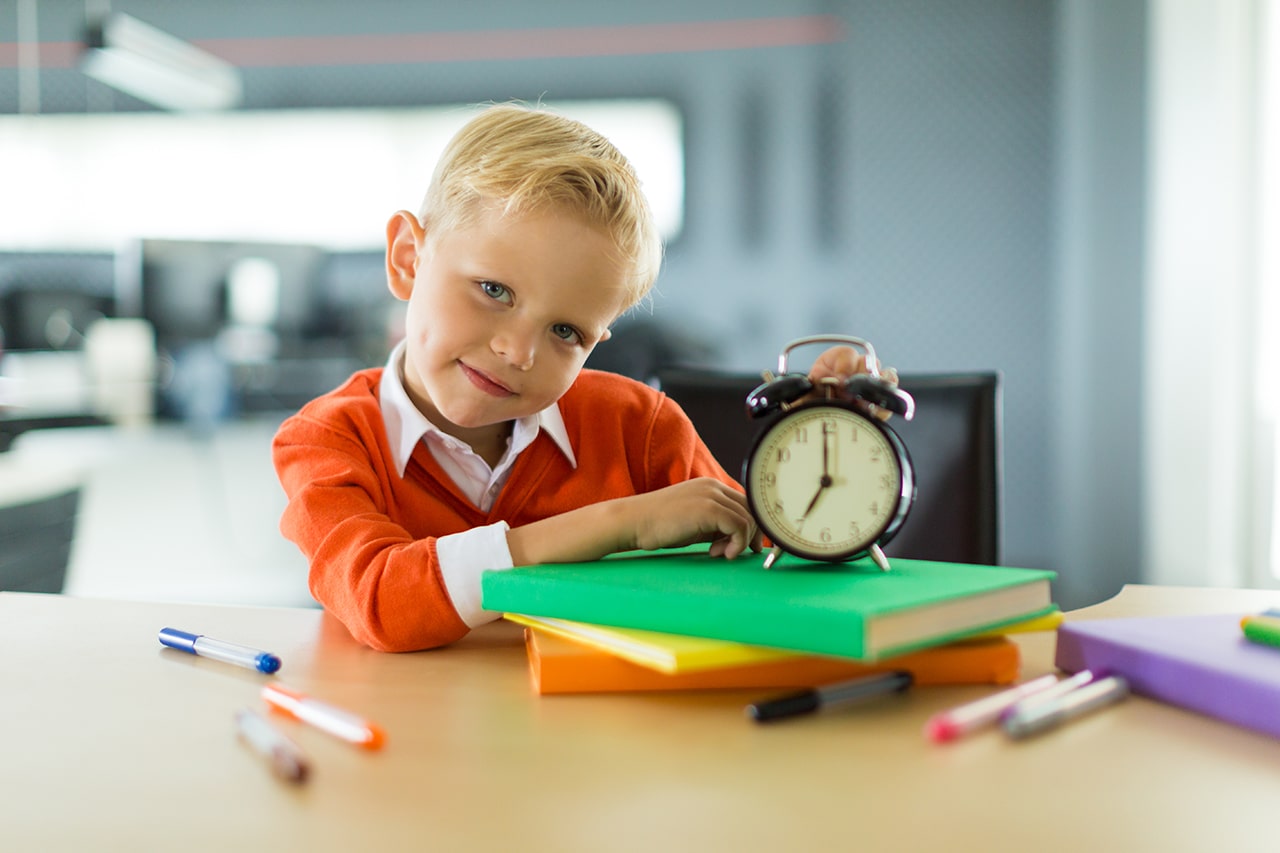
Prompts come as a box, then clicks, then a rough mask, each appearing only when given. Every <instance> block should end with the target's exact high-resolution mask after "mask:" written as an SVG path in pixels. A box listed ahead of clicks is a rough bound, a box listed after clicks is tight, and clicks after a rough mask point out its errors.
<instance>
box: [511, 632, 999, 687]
mask: <svg viewBox="0 0 1280 853" xmlns="http://www.w3.org/2000/svg"><path fill="white" fill-rule="evenodd" d="M525 647H526V648H527V650H528V652H529V674H530V676H531V679H532V682H533V690H534V692H535V693H540V694H542V695H549V694H557V693H625V692H631V691H645V690H716V689H721V690H723V689H734V688H756V687H812V686H814V685H817V684H827V683H830V682H833V681H843V680H845V679H849V678H857V677H859V676H862V675H871V674H874V673H878V672H886V671H889V670H894V669H905V670H907V671H908V672H910V673H911V674H912V675H914V676H915V683H916V684H918V685H927V684H1012V683H1013V682H1014V681H1016V680H1017V679H1018V672H1019V669H1020V667H1021V663H1022V659H1021V655H1020V651H1019V649H1018V645H1017V644H1016V643H1014V642H1013V641H1012V640H1010V639H1009V638H1007V637H992V638H989V639H984V640H967V641H962V642H958V643H952V644H950V645H946V646H935V647H934V648H931V649H925V650H924V651H919V652H912V653H910V654H906V655H901V656H899V657H896V658H889V659H887V660H883V661H877V662H876V663H874V664H871V663H858V662H856V661H852V660H848V659H844V658H832V657H823V656H819V655H798V656H793V657H787V658H782V659H778V660H770V661H762V662H759V663H749V664H743V665H740V666H728V667H721V668H717V669H701V670H695V671H692V672H677V673H671V674H668V673H663V672H658V671H657V670H654V669H650V668H648V667H645V666H641V665H639V664H635V663H632V662H630V661H628V660H624V659H623V658H620V657H617V656H615V655H611V654H609V653H608V652H602V651H600V650H598V649H594V648H592V647H590V646H587V645H584V644H582V643H577V642H574V641H572V640H567V639H564V638H563V637H557V636H555V635H553V634H548V633H544V632H542V631H536V630H534V629H532V628H526V629H525Z"/></svg>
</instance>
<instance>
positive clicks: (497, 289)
mask: <svg viewBox="0 0 1280 853" xmlns="http://www.w3.org/2000/svg"><path fill="white" fill-rule="evenodd" d="M480 289H481V290H482V291H484V295H485V296H487V297H489V298H490V299H497V300H499V301H502V302H510V301H511V291H510V290H508V289H507V286H506V285H505V284H498V283H497V282H496V281H482V282H480Z"/></svg>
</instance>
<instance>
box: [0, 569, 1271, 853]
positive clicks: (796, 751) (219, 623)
mask: <svg viewBox="0 0 1280 853" xmlns="http://www.w3.org/2000/svg"><path fill="white" fill-rule="evenodd" d="M1277 603H1280V594H1277V593H1263V592H1248V591H1232V590H1190V589H1165V588H1154V587H1128V588H1126V590H1125V591H1124V592H1123V593H1122V594H1121V595H1120V596H1119V597H1118V598H1117V599H1113V600H1112V601H1110V602H1105V603H1104V604H1102V605H1099V606H1097V607H1095V608H1089V609H1087V610H1084V611H1079V612H1077V613H1075V614H1071V618H1085V617H1090V616H1119V615H1134V614H1146V613H1153V614H1154V613H1181V612H1246V611H1249V610H1254V609H1259V608H1262V607H1265V606H1274V605H1275V604H1277ZM165 626H172V627H176V628H180V629H183V630H187V631H192V632H197V633H205V634H208V635H209V636H212V637H216V638H219V639H225V640H230V641H234V642H240V643H244V644H248V645H253V646H256V647H259V648H265V649H269V650H272V651H274V652H276V653H277V654H279V655H280V656H281V658H282V659H283V661H284V666H283V668H282V670H281V671H280V673H279V674H278V675H277V676H276V678H277V679H278V680H279V681H280V682H281V683H283V684H286V685H289V686H293V687H297V688H299V689H302V690H304V691H307V692H309V693H311V694H313V695H315V696H316V697H317V698H322V699H325V700H328V701H330V702H333V703H335V704H338V705H341V706H344V707H347V708H349V709H351V710H353V711H356V712H359V713H361V714H363V715H366V716H368V717H369V718H371V719H374V720H376V721H378V722H380V723H381V724H382V725H383V727H384V728H385V729H386V731H387V744H386V747H385V749H384V750H383V751H381V752H379V753H367V752H364V751H362V750H359V749H356V748H353V747H350V746H348V745H346V744H344V743H342V742H340V741H337V740H334V739H332V738H329V737H328V736H326V735H325V734H323V733H321V732H318V731H315V730H313V729H308V728H305V727H302V726H301V725H298V724H293V723H290V722H289V721H281V720H280V719H279V718H276V720H277V722H278V725H279V726H280V727H281V728H283V729H284V730H285V731H287V732H288V733H289V734H290V735H291V736H292V737H293V738H294V739H295V740H296V741H297V742H298V743H299V744H300V745H301V746H302V748H303V749H304V750H305V751H306V752H307V753H308V755H309V756H310V758H311V760H312V763H313V777H312V779H311V781H310V782H309V783H308V784H307V785H305V786H301V787H294V786H289V785H286V784H284V783H281V782H279V781H277V780H276V779H275V778H274V777H273V776H272V775H271V774H270V773H269V772H268V770H267V767H266V765H265V764H264V762H263V761H262V760H261V759H260V758H259V757H258V756H257V755H255V754H254V753H252V752H251V751H250V750H249V749H247V748H246V747H244V746H243V745H242V744H240V743H239V742H238V741H237V740H236V737H235V735H234V733H233V725H232V716H233V714H234V713H235V711H236V710H237V709H239V708H241V707H244V706H252V707H255V708H259V709H262V708H263V705H262V703H261V701H260V700H259V698H258V691H259V688H260V686H261V685H262V684H263V683H264V682H265V681H266V680H268V679H269V678H271V677H270V676H260V675H257V674H256V673H253V672H250V671H247V670H241V669H238V668H236V667H231V666H227V665H225V664H220V663H217V662H215V661H211V660H206V659H201V658H196V657H192V656H189V655H185V654H183V653H181V652H176V651H173V650H171V649H165V648H162V647H161V646H160V645H159V644H158V642H157V640H156V634H157V632H158V631H159V629H160V628H162V627H165ZM1018 642H1019V643H1020V644H1021V645H1022V647H1023V652H1024V667H1023V675H1024V677H1026V678H1029V677H1032V676H1035V675H1039V674H1041V673H1043V672H1047V671H1050V670H1051V669H1052V654H1053V635H1052V634H1041V635H1028V636H1024V637H1021V638H1020V639H1019V640H1018ZM0 649H3V653H2V654H0V685H3V688H2V692H0V731H3V732H4V737H3V746H2V747H0V780H2V781H0V839H3V843H2V844H0V846H2V847H3V848H4V849H6V850H9V849H12V850H41V851H51V850H55V851H56V850H95V851H101V850H130V851H134V850H154V849H181V850H183V851H191V850H258V849H262V850H267V849H283V850H308V851H319V850H352V849H359V850H369V851H376V853H388V851H396V850H428V849H429V850H449V851H455V850H495V849H499V848H500V847H501V848H506V849H510V850H555V851H577V850H591V851H600V850H610V851H614V850H662V851H683V850H707V851H711V850H728V849H734V850H768V851H771V853H773V851H780V850H837V849H840V850H844V849H852V848H853V846H857V847H858V848H859V849H864V850H917V849H919V850H961V851H963V850H993V849H1001V850H1004V849H1008V850H1023V849H1037V850H1059V849H1062V850H1080V849H1106V850H1139V849H1141V850H1155V849H1158V850H1162V851H1177V850H1189V851H1190V850H1195V851H1202V850H1243V849H1258V845H1259V843H1260V841H1261V840H1262V839H1266V838H1271V837H1273V836H1274V828H1275V827H1274V819H1273V815H1274V809H1275V804H1276V803H1277V802H1280V770H1278V769H1277V768H1280V741H1276V740H1272V739H1269V738H1267V737H1264V736H1262V735H1259V734H1254V733H1251V732H1248V731H1246V730H1243V729H1238V728H1234V727H1232V726H1228V725H1226V724H1223V723H1219V722H1217V721H1214V720H1210V719H1207V718H1202V717H1199V716H1196V715H1193V714H1191V713H1188V712H1185V711H1182V710H1179V709H1176V708H1173V707H1169V706H1165V705H1161V704H1158V703H1155V702H1151V701H1148V700H1145V699H1142V698H1137V697H1135V698H1133V699H1131V700H1130V701H1128V702H1125V703H1123V704H1121V705H1119V706H1116V707H1114V708H1110V709H1107V710H1106V711H1103V712H1099V713H1097V714H1094V715H1092V716H1089V717H1086V718H1083V719H1080V720H1078V721H1075V722H1074V723H1072V724H1071V725H1069V726H1067V727H1065V728H1062V729H1060V730H1058V731H1056V732H1052V733H1050V734H1048V735H1045V736H1042V737H1040V738H1038V739H1034V740H1031V741H1028V742H1023V743H1014V742H1011V741H1008V740H1006V739H1005V738H1004V737H1002V736H1001V735H999V734H998V733H996V732H987V733H983V734H980V735H976V736H973V737H970V738H968V739H966V740H963V741H960V742H957V743H954V744H951V745H948V746H936V745H933V744H930V743H927V742H926V741H925V740H924V739H923V737H922V736H921V729H922V727H923V725H924V722H925V720H926V719H927V718H928V717H929V715H930V714H932V713H934V712H935V711H938V710H941V709H943V708H945V707H949V706H952V705H955V704H958V703H961V702H965V701H969V700H971V699H975V698H978V697H980V696H982V695H985V694H986V693H988V692H989V688H977V687H955V688H941V687H932V688H922V689H917V690H914V691H912V692H910V693H909V694H907V695H904V696H900V697H891V698H889V699H887V700H885V701H882V702H877V703H874V704H871V705H867V706H863V707H859V708H850V709H844V710H840V711H836V712H830V713H826V714H820V715H817V716H815V717H812V718H808V719H803V720H795V721H790V722H786V723H780V724H776V725H773V726H759V725H755V724H753V723H751V722H749V721H748V720H746V719H745V718H744V717H743V710H742V709H743V706H744V704H745V703H746V702H747V701H749V700H751V699H754V698H758V697H759V691H745V692H744V691H728V692H720V691H717V692H704V693H672V694H667V695H657V694H645V695H611V696H555V697H538V696H536V695H534V694H533V693H532V692H531V690H530V687H529V683H528V672H527V668H526V659H525V654H524V649H523V644H522V640H521V631H520V629H519V628H518V627H517V626H515V625H512V624H510V623H505V622H501V623H496V624H494V625H491V626H488V627H486V628H483V629H481V630H478V631H476V632H473V634H472V635H471V636H470V637H468V638H467V639H466V640H464V641H463V642H460V643H458V644H457V645H455V646H452V647H450V648H447V649H442V650H437V651H432V652H423V653H418V654H407V655H391V654H381V653H378V652H373V651H370V650H368V649H364V648H362V647H360V646H359V645H357V644H356V643H355V642H354V641H352V640H351V639H350V637H349V636H348V635H347V633H346V631H345V630H344V629H343V628H342V627H341V625H339V624H338V623H337V622H336V621H335V620H333V619H332V618H331V617H329V616H327V615H325V614H324V613H322V612H321V611H318V610H303V609H297V610H293V609H273V608H246V607H219V606H201V605H169V604H161V603H134V602H120V601H102V600H91V599H78V598H70V597H65V596H47V595H35V594H30V595H24V594H14V593H4V594H0Z"/></svg>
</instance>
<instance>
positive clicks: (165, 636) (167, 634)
mask: <svg viewBox="0 0 1280 853" xmlns="http://www.w3.org/2000/svg"><path fill="white" fill-rule="evenodd" d="M198 639H200V635H199V634H188V633H187V632H186V631H179V630H178V629H177V628H161V629H160V642H161V643H162V644H163V645H166V646H168V647H169V648H171V649H178V650H180V651H184V652H191V653H192V654H195V651H196V640H198Z"/></svg>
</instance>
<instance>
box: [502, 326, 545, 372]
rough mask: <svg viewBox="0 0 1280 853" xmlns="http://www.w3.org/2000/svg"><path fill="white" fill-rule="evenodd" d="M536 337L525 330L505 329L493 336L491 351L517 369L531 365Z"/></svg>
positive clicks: (525, 368) (535, 349)
mask: <svg viewBox="0 0 1280 853" xmlns="http://www.w3.org/2000/svg"><path fill="white" fill-rule="evenodd" d="M535 341H536V337H535V336H534V335H533V334H531V333H529V332H525V331H521V330H515V329H505V330H502V331H500V332H499V333H498V334H496V335H494V337H493V344H492V346H493V351H494V352H495V353H497V354H498V355H499V356H501V357H502V358H503V359H505V360H506V361H507V362H508V363H509V364H510V365H511V366H512V367H515V368H516V369H518V370H528V369H529V368H531V367H533V358H534V355H535V353H536V352H537V345H536V343H535Z"/></svg>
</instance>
